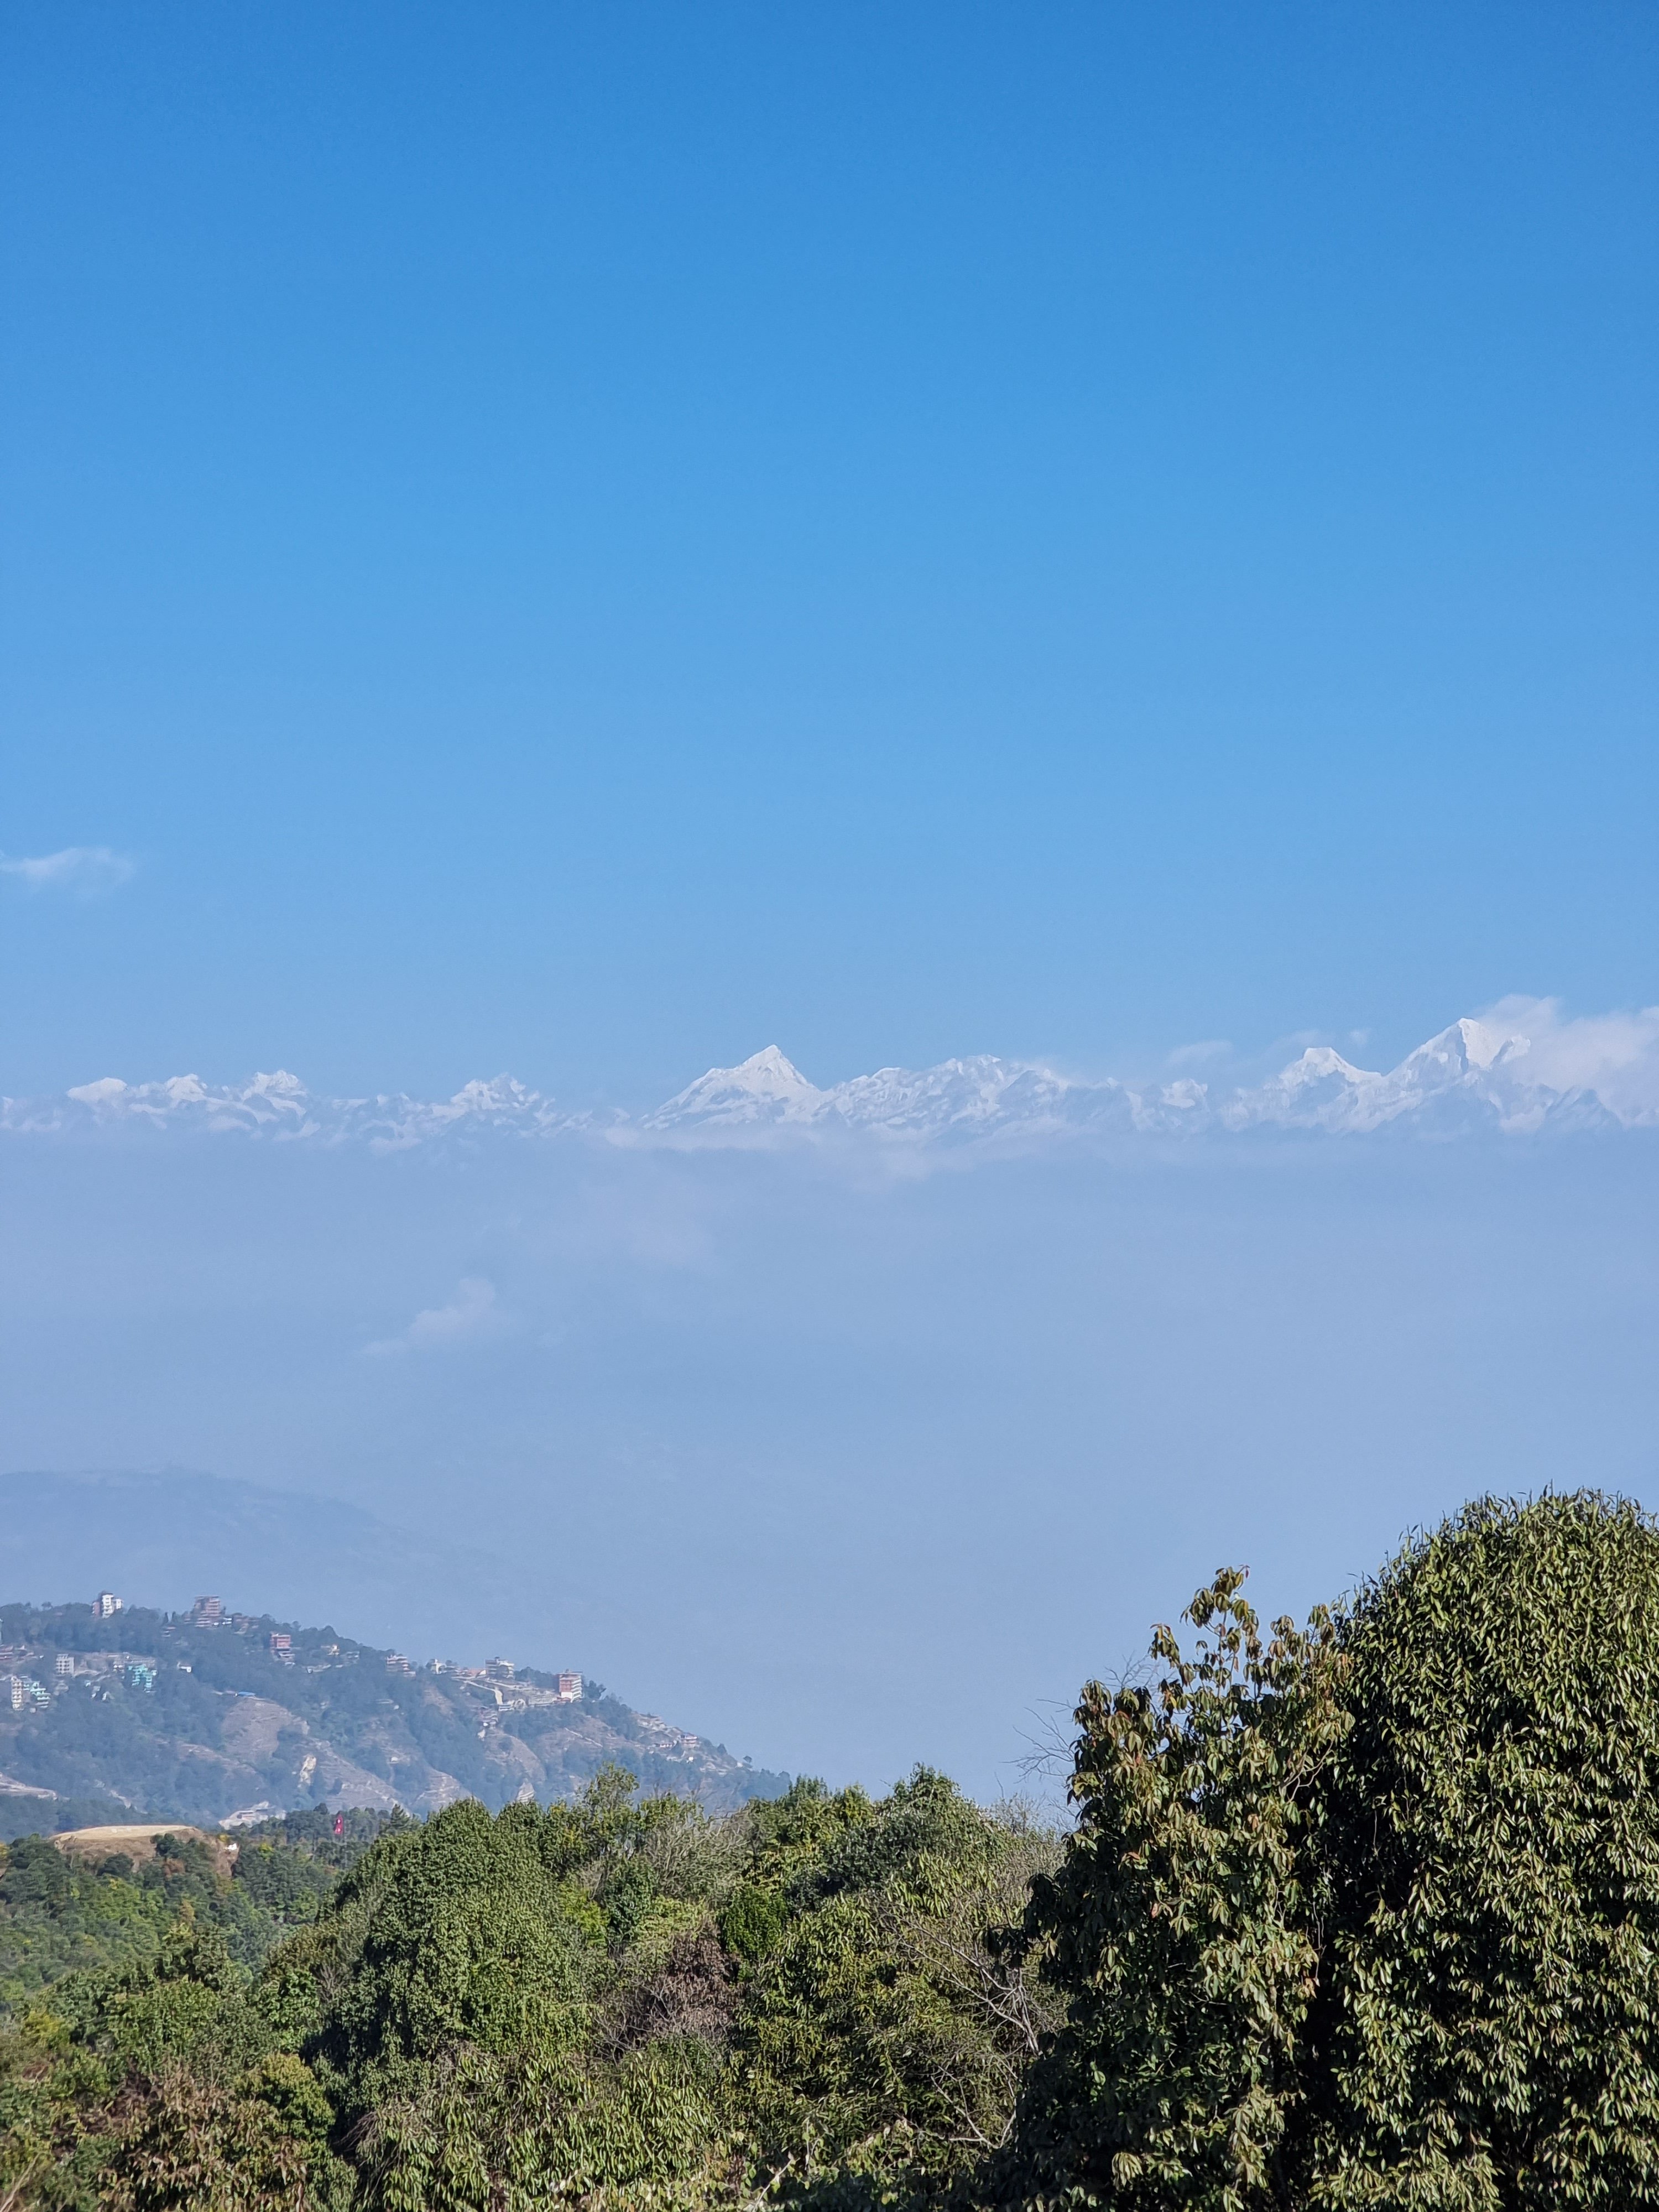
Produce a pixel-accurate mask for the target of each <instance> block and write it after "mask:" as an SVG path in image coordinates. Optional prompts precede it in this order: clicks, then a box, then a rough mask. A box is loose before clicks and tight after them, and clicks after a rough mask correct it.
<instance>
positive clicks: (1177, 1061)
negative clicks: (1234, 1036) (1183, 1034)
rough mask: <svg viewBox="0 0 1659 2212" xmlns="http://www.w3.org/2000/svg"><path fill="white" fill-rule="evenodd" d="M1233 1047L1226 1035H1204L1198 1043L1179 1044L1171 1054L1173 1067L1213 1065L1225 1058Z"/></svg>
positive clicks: (1170, 1061)
mask: <svg viewBox="0 0 1659 2212" xmlns="http://www.w3.org/2000/svg"><path fill="white" fill-rule="evenodd" d="M1231 1050H1232V1047H1231V1044H1230V1043H1229V1042H1227V1040H1226V1038H1225V1037H1204V1038H1201V1039H1200V1042H1198V1043H1197V1044H1178V1045H1177V1046H1176V1048H1175V1050H1174V1051H1173V1052H1172V1053H1171V1054H1170V1060H1169V1064H1170V1066H1171V1067H1211V1066H1214V1064H1215V1062H1216V1061H1217V1060H1225V1059H1226V1057H1227V1055H1228V1054H1229V1053H1230V1052H1231Z"/></svg>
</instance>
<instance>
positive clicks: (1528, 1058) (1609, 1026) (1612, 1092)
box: [1480, 998, 1659, 1121]
mask: <svg viewBox="0 0 1659 2212" xmlns="http://www.w3.org/2000/svg"><path fill="white" fill-rule="evenodd" d="M1480 1020H1481V1021H1482V1022H1483V1023H1484V1024H1486V1027H1487V1028H1488V1029H1491V1030H1495V1031H1496V1032H1497V1033H1498V1035H1499V1036H1508V1037H1512V1038H1514V1039H1516V1049H1515V1050H1514V1052H1513V1061H1514V1065H1515V1066H1516V1068H1517V1069H1518V1070H1519V1071H1520V1072H1521V1073H1523V1074H1524V1076H1525V1079H1526V1080H1527V1081H1528V1082H1529V1083H1541V1084H1547V1085H1548V1086H1549V1088H1550V1089H1551V1090H1552V1091H1594V1092H1595V1095H1596V1097H1598V1098H1599V1099H1600V1100H1601V1103H1602V1104H1603V1105H1604V1106H1605V1107H1606V1108H1607V1111H1608V1112H1609V1113H1610V1114H1613V1115H1617V1117H1618V1118H1619V1120H1620V1121H1655V1120H1659V1006H1638V1007H1635V1008H1632V1009H1630V1010H1629V1011H1626V1012H1619V1013H1611V1014H1572V1015H1564V1014H1563V1013H1562V1011H1561V1001H1560V1000H1559V999H1525V998H1510V999H1500V1000H1498V1004H1497V1005H1496V1006H1488V1007H1487V1008H1486V1010H1485V1012H1483V1013H1482V1014H1481V1015H1480ZM1522 1040H1524V1042H1521V1041H1522Z"/></svg>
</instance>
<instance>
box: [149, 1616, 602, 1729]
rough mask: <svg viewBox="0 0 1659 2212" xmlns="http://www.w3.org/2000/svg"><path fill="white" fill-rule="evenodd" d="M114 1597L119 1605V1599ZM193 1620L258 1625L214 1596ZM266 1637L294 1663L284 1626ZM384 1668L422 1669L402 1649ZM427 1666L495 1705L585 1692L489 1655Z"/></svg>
mask: <svg viewBox="0 0 1659 2212" xmlns="http://www.w3.org/2000/svg"><path fill="white" fill-rule="evenodd" d="M116 1602H117V1603H119V1600H117V1601H116ZM189 1620H190V1625H191V1627H192V1628H229V1629H234V1630H236V1631H238V1632H240V1633H241V1634H243V1635H246V1633H247V1632H248V1631H249V1630H250V1629H254V1628H257V1627H258V1625H259V1624H258V1621H257V1620H254V1619H253V1618H252V1615H251V1614H249V1613H227V1612H226V1611H225V1609H224V1606H223V1604H222V1602H221V1601H220V1600H219V1599H218V1598H216V1597H198V1598H197V1601H196V1602H195V1604H194V1605H193V1606H192V1607H191V1609H190V1614H189ZM265 1642H266V1644H267V1647H268V1648H269V1650H270V1656H271V1657H272V1658H273V1659H275V1660H276V1662H277V1664H278V1665H279V1666H283V1667H291V1666H293V1665H294V1663H295V1654H294V1639H293V1638H292V1637H291V1636H287V1635H284V1634H283V1632H282V1631H281V1630H280V1629H273V1630H270V1631H269V1632H267V1635H266V1638H265ZM323 1651H324V1656H325V1661H326V1659H327V1658H329V1657H334V1656H338V1652H339V1646H338V1644H325V1646H324V1647H323ZM420 1671H421V1670H420V1669H418V1668H416V1665H415V1662H414V1661H413V1660H411V1659H405V1658H404V1655H403V1653H402V1652H401V1651H388V1652H387V1653H386V1672H387V1674H416V1673H418V1672H420ZM427 1671H428V1672H429V1673H431V1674H447V1675H451V1676H453V1678H454V1680H456V1681H458V1682H459V1683H461V1684H463V1685H464V1686H465V1687H467V1688H469V1689H472V1690H477V1691H481V1692H483V1694H484V1695H485V1696H487V1697H493V1699H494V1701H495V1704H496V1705H507V1704H510V1705H512V1706H513V1707H514V1708H522V1707H523V1706H526V1705H576V1704H578V1703H579V1702H580V1699H581V1694H582V1678H581V1676H580V1674H574V1673H570V1672H564V1673H561V1674H555V1675H553V1676H551V1677H550V1680H547V1681H544V1682H537V1681H535V1680H533V1679H530V1680H526V1679H525V1678H524V1677H523V1676H522V1674H521V1673H520V1668H518V1667H517V1666H516V1665H515V1664H514V1662H513V1661H512V1660H511V1659H490V1660H488V1661H486V1662H485V1663H484V1665H483V1666H482V1667H462V1666H459V1665H458V1664H457V1663H456V1662H455V1661H454V1660H453V1659H433V1660H429V1661H428V1662H427ZM509 1693H510V1694H509Z"/></svg>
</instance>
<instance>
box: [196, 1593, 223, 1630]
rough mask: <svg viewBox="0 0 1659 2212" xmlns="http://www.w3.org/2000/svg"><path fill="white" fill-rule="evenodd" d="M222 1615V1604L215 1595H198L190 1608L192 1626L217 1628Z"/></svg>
mask: <svg viewBox="0 0 1659 2212" xmlns="http://www.w3.org/2000/svg"><path fill="white" fill-rule="evenodd" d="M224 1617H225V1608H224V1606H223V1604H222V1602H221V1601H220V1600H219V1599H218V1598H216V1597H198V1598H197V1601H196V1602H195V1604H194V1605H193V1606H191V1609H190V1625H191V1627H192V1628H217V1627H218V1626H219V1625H220V1624H221V1622H222V1620H224Z"/></svg>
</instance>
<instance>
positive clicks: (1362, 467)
mask: <svg viewBox="0 0 1659 2212" xmlns="http://www.w3.org/2000/svg"><path fill="white" fill-rule="evenodd" d="M3 36H4V41H5V68H4V72H3V75H4V82H5V87H6V89H5V91H4V94H3V99H4V102H5V109H6V112H5V117H4V123H5V128H4V132H3V140H4V152H3V155H0V160H3V165H4V189H5V194H6V203H7V208H8V218H7V223H6V244H5V247H4V258H5V276H6V282H7V283H8V286H9V289H10V293H11V296H12V298H13V300H14V302H15V306H14V313H13V314H12V316H11V318H10V319H9V326H8V334H7V337H6V339H5V375H6V381H7V386H8V393H9V397H8V404H7V409H6V418H7V429H6V432H5V458H4V490H5V498H4V502H3V505H4V511H5V520H4V522H3V534H4V559H5V563H6V574H7V578H8V583H7V591H6V609H5V616H4V621H5V633H4V642H5V654H4V663H5V678H4V684H5V690H4V706H5V714H6V721H7V725H8V727H9V732H10V735H9V761H10V766H9V773H8V775H7V779H6V799H5V805H6V818H5V820H4V823H3V824H0V838H3V845H4V849H5V850H6V851H7V852H8V853H9V854H44V853H49V852H51V851H53V850H57V849H60V848H64V847H69V846H75V845H84V846H106V847H108V848H111V849H112V850H114V851H116V852H118V853H120V854H125V855H131V857H132V858H133V860H135V861H136V863H137V866H136V871H135V873H134V875H133V877H132V879H131V883H130V884H128V885H127V886H126V887H125V889H124V890H122V891H121V893H120V895H119V896H118V897H117V898H113V899H110V900H108V901H106V902H101V903H95V904H94V903H76V902H73V901H69V900H64V899H48V898H46V897H35V898H30V899H21V898H18V897H14V898H13V900H12V902H10V904H9V907H8V908H7V910H6V912H5V914H4V916H3V920H4V925H5V938H6V945H7V952H6V967H5V975H4V987H5V998H6V1015H7V1018H6V1024H5V1027H6V1060H7V1066H6V1069H5V1072H4V1077H3V1081H4V1086H5V1088H6V1089H8V1090H9V1091H13V1092H14V1093H15V1092H17V1091H35V1090H42V1089H51V1088H54V1087H57V1086H58V1085H64V1084H67V1083H70V1082H76V1081H82V1080H84V1079H87V1078H88V1076H89V1075H93V1074H98V1073H111V1072H114V1073H122V1074H125V1075H128V1076H133V1077H137V1076H144V1075H150V1076H154V1075H161V1074H166V1073H173V1072H176V1071H177V1070H178V1069H179V1068H181V1067H186V1066H188V1067H192V1068H196V1067H199V1068H200V1069H201V1070H202V1071H203V1072H204V1073H209V1074H211V1075H215V1076H218V1077H221V1078H226V1077H229V1076H231V1075H234V1074H238V1073H245V1072H246V1071H247V1070H249V1069H251V1068H252V1067H253V1066H270V1065H273V1064H276V1063H281V1064H284V1065H288V1066H296V1067H298V1068H300V1069H301V1072H302V1073H304V1074H306V1075H307V1078H308V1079H312V1080H313V1081H315V1082H317V1083H319V1084H320V1085H323V1086H324V1087H325V1088H327V1089H331V1090H334V1091H342V1090H352V1089H363V1088H376V1087H385V1086H392V1087H398V1086H406V1087H409V1088H410V1089H414V1090H422V1091H438V1090H442V1089H446V1088H448V1087H451V1086H453V1084H454V1083H457V1082H459V1081H461V1080H462V1079H465V1078H466V1077H467V1076H470V1075H473V1074H477V1073H489V1072H493V1071H495V1070H496V1069H498V1068H505V1067H510V1068H512V1069H513V1070H514V1071H515V1072H516V1073H519V1074H520V1075H522V1076H523V1077H524V1078H525V1079H527V1080H531V1081H533V1082H537V1083H538V1084H541V1085H544V1086H545V1087H549V1088H553V1089H556V1090H557V1091H560V1092H561V1093H562V1094H570V1095H575V1096H581V1097H621V1098H626V1099H630V1100H631V1099H635V1098H640V1099H643V1098H646V1097H655V1096H662V1095H664V1094H665V1092H666V1091H668V1090H670V1089H671V1088H674V1087H676V1086H677V1085H678V1083H679V1082H681V1081H683V1080H684V1079H686V1078H687V1077H688V1076H689V1075H690V1074H693V1073H696V1072H697V1071H698V1070H699V1069H700V1068H701V1067H702V1066H708V1065H709V1064H710V1063H711V1062H725V1061H730V1060H735V1059H737V1058H739V1057H741V1056H742V1054H744V1053H745V1052H748V1051H751V1050H753V1049H754V1048H756V1047H757V1046H758V1045H760V1044H763V1043H765V1042H769V1041H773V1040H774V1039H775V1041H777V1042H780V1043H781V1044H782V1045H783V1046H784V1047H785V1048H786V1049H787V1050H789V1051H790V1052H791V1054H793V1057H794V1058H795V1059H796V1060H799V1062H800V1063H801V1064H802V1065H803V1066H805V1067H807V1069H808V1070H809V1072H810V1073H812V1074H813V1075H814V1076H815V1078H817V1079H818V1080H820V1081H828V1080H833V1079H836V1078H839V1077H842V1076H845V1075H848V1074H850V1073H854V1072H855V1071H856V1070H858V1069H860V1068H862V1067H866V1066H872V1065H876V1064H878V1063H880V1062H883V1061H887V1060H897V1061H902V1062H906V1063H908V1064H913V1065H916V1064H923V1063H926V1062H927V1061H930V1060H935V1059H938V1058H939V1057H942V1056H943V1055H944V1054H947V1053H950V1052H955V1051H963V1050H972V1049H987V1050H1000V1051H1006V1052H1015V1053H1039V1052H1040V1053H1045V1054H1053V1055H1056V1056H1059V1057H1061V1058H1063V1059H1066V1060H1068V1061H1069V1062H1071V1063H1075V1064H1078V1065H1083V1066H1115V1065H1118V1064H1120V1063H1124V1062H1127V1061H1135V1060H1140V1061H1144V1060H1148V1059H1149V1058H1151V1059H1155V1058H1156V1056H1157V1055H1158V1054H1161V1053H1162V1052H1164V1051H1165V1050H1167V1049H1169V1048H1172V1047H1175V1046H1178V1045H1180V1044H1182V1043H1184V1042H1190V1041H1191V1040H1193V1039H1194V1038H1208V1037H1214V1036H1225V1037H1227V1038H1230V1039H1232V1040H1234V1041H1235V1042H1238V1043H1240V1044H1241V1045H1243V1047H1245V1048H1255V1047H1257V1046H1264V1047H1265V1046H1266V1045H1267V1043H1269V1042H1271V1041H1273V1040H1274V1039H1276V1038H1279V1037H1280V1036H1285V1035H1287V1034H1290V1033H1293V1032H1301V1031H1304V1030H1310V1031H1319V1032H1322V1033H1329V1034H1331V1035H1333V1036H1341V1035H1345V1034H1346V1032H1348V1031H1350V1030H1355V1029H1361V1030H1369V1031H1370V1032H1371V1033H1372V1035H1373V1036H1374V1037H1375V1039H1376V1048H1377V1049H1378V1050H1379V1051H1380V1052H1381V1053H1382V1054H1383V1056H1384V1057H1385V1058H1386V1056H1387V1054H1388V1053H1389V1051H1391V1050H1395V1049H1400V1050H1403V1049H1404V1048H1407V1047H1408V1046H1409V1045H1411V1044H1413V1043H1414V1042H1416V1041H1417V1040H1418V1038H1419V1037H1420V1036H1424V1035H1425V1034H1427V1033H1428V1032H1429V1031H1430V1030H1432V1029H1435V1028H1437V1027H1439V1026H1440V1025H1441V1024H1442V1023H1443V1021H1444V1020H1447V1019H1449V1018H1451V1017H1452V1016H1453V1015H1454V1014H1455V1013H1458V1012H1464V1011H1467V1010H1468V1009H1470V1008H1472V1007H1474V1006H1479V1005H1483V1004H1485V1003H1487V1002H1488V1001H1490V1000H1492V999H1494V998H1496V997H1498V996H1499V995H1500V994H1504V993H1505V992H1510V991H1522V992H1530V993H1540V994H1552V993H1553V994H1562V995H1564V996H1565V998H1566V999H1567V1000H1568V1001H1569V1002H1570V1003H1571V1004H1572V1005H1574V1006H1578V1007H1582V1008H1589V1007H1593V1006H1613V1005H1619V1004H1625V1003H1632V1002H1639V1001H1642V1000H1644V999H1651V998H1652V997H1653V996H1654V995H1655V990H1654V975H1653V964H1652V947H1653V945H1654V942H1655V921H1656V914H1655V886H1656V883H1659V871H1656V870H1655V868H1654V867H1653V866H1652V860H1653V849H1652V838H1651V826H1650V825H1651V822H1652V819H1653V818H1654V814H1655V811H1656V799H1659V792H1656V778H1655V766H1654V763H1655V761H1656V758H1659V749H1656V745H1655V742H1654V738H1655V729H1654V719H1655V709H1654V697H1655V687H1654V680H1653V679H1654V675H1655V665H1654V661H1655V654H1654V622H1653V614H1652V610H1653V607H1654V605H1655V604H1656V591H1655V585H1656V576H1655V544H1654V518H1655V512H1656V501H1655V496H1654V495H1655V446H1656V424H1659V410H1656V405H1655V401H1656V396H1659V395H1656V389H1655V386H1656V368H1655V364H1656V362H1659V328H1656V305H1659V295H1656V273H1659V252H1656V218H1659V179H1656V174H1655V171H1654V167H1653V164H1652V161H1651V148H1652V142H1653V137H1654V131H1655V126H1656V122H1659V27H1656V25H1655V22H1654V20H1653V18H1652V16H1651V15H1650V13H1648V12H1647V11H1645V10H1641V9H1628V8H1616V7H1598V6H1587V7H1583V8H1577V9H1571V10H1570V11H1569V10H1564V9H1544V8H1539V9H1532V8H1525V7H1522V8H1516V7H1508V6H1506V7H1501V8H1500V7H1462V6H1450V7H1448V6H1443V5H1437V6H1434V7H1417V8H1413V7H1409V6H1399V7H1391V8H1389V9H1375V10H1362V9H1351V8H1342V9H1330V8H1327V7H1307V8H1284V7H1273V6H1264V7H1260V8H1255V9H1250V10H1249V11H1247V12H1246V11H1240V10H1237V9H1233V8H1231V7H1220V6H1217V7H1205V6H1192V7H1188V8H1183V9H1179V10H1153V9H1127V8H1114V7H1099V6H1089V7H1077V8H1073V7H1066V6H1055V7H1052V8H1048V9H1044V10H1042V11H1041V12H1040V13H1039V15H1036V17H1032V16H1030V15H1026V14H1024V13H1022V12H1021V11H1018V10H1014V9H1006V8H987V7H975V6H966V7H952V8H951V9H949V10H946V9H942V8H937V7H921V6H907V7H902V8H898V9H892V8H880V9H877V8H860V7H857V6H849V7H844V8H837V9H833V10H829V9H825V10H818V11H814V10H809V9H774V8H759V7H756V8H747V7H743V6H725V5H723V6H720V7H717V8H712V9H695V10H688V9H678V8H661V9H658V8H653V7H645V6H635V5H621V6H617V7H614V8H613V7H606V8H604V9H599V8H574V7H562V8H554V9H548V8H542V7H532V6H511V5H497V6H490V7H485V8H482V9H466V10H465V11H461V12H459V13H458V12H457V11H456V10H454V9H448V8H438V7H424V6H418V5H408V4H405V5H400V6H398V7H397V8H391V7H382V6H374V5H356V6H353V7H350V8H349V9H339V8H336V7H333V6H329V7H307V6H304V5H295V6H287V7H283V8H282V9H276V8H250V9H235V10H224V9H216V8H209V7H206V6H198V5H173V6H162V7H157V8H154V9H146V10H143V11H140V12H137V13H135V12H134V11H131V10H129V9H120V8H115V7H101V8H100V7H87V6H82V5H79V4H76V0H68V4H63V5H57V6H53V7H52V8H50V9H47V8H36V9H16V10H13V11H11V13H10V14H9V16H8V19H7V23H6V26H5V30H4V33H3Z"/></svg>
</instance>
